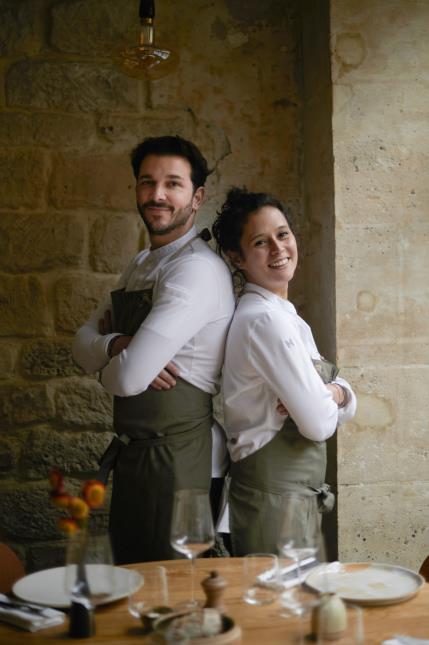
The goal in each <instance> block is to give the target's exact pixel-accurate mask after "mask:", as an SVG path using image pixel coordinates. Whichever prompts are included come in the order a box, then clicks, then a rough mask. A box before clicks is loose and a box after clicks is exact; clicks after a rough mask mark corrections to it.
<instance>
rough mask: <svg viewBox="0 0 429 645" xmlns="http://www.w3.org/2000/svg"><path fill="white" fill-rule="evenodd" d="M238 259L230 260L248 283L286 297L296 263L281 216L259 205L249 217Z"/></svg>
mask: <svg viewBox="0 0 429 645" xmlns="http://www.w3.org/2000/svg"><path fill="white" fill-rule="evenodd" d="M240 246H241V251H242V257H240V256H239V255H238V254H235V255H234V257H233V258H232V260H233V262H234V263H235V264H236V266H237V267H238V268H239V269H241V270H242V271H243V273H244V275H245V277H246V280H247V281H248V282H253V283H254V284H258V285H260V286H261V287H264V288H265V289H268V290H269V291H272V292H273V293H275V294H276V295H278V296H280V297H281V298H287V294H288V284H289V281H290V280H292V278H293V275H294V273H295V269H296V265H297V263H298V249H297V245H296V239H295V236H294V234H293V233H292V231H291V230H290V227H289V224H288V223H287V220H286V218H285V216H284V215H283V213H282V212H281V211H279V210H278V208H274V206H263V207H262V208H260V209H259V210H258V211H256V212H254V213H252V214H251V215H249V218H248V220H247V223H246V225H245V227H244V230H243V234H242V236H241V241H240Z"/></svg>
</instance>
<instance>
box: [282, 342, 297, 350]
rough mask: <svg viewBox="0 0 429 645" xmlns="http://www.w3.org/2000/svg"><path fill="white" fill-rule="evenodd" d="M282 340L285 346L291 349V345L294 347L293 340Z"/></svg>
mask: <svg viewBox="0 0 429 645" xmlns="http://www.w3.org/2000/svg"><path fill="white" fill-rule="evenodd" d="M284 342H285V345H286V347H288V348H289V349H291V348H292V347H295V343H294V342H293V340H285V341H284Z"/></svg>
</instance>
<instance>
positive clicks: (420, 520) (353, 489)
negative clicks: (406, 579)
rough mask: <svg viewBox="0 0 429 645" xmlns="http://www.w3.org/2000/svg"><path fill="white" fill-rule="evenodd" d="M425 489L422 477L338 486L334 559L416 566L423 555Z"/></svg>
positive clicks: (428, 536)
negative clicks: (336, 551)
mask: <svg viewBox="0 0 429 645" xmlns="http://www.w3.org/2000/svg"><path fill="white" fill-rule="evenodd" d="M428 508H429V491H428V487H427V483H426V482H412V481H409V482H401V483H399V484H398V483H397V482H396V478H395V473H394V472H392V473H391V478H390V480H389V481H386V482H385V483H383V484H371V483H370V484H367V483H364V482H363V483H361V484H359V485H355V486H343V485H340V487H339V498H338V512H339V517H338V519H339V559H340V560H342V561H344V562H356V561H357V562H359V561H373V562H387V563H392V564H399V565H402V566H408V567H410V568H411V569H414V570H418V569H419V567H420V565H421V564H422V562H423V560H424V558H425V557H426V556H427V545H428V540H429V530H428V519H429V516H428V510H427V509H428Z"/></svg>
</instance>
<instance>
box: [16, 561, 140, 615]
mask: <svg viewBox="0 0 429 645" xmlns="http://www.w3.org/2000/svg"><path fill="white" fill-rule="evenodd" d="M87 567H88V578H89V581H90V584H91V579H92V580H93V581H94V583H95V586H96V585H97V578H99V577H100V567H101V568H103V565H97V564H88V565H87ZM129 572H130V569H124V568H123V567H114V575H115V578H114V592H113V593H112V594H111V595H110V596H104V597H103V598H101V599H99V600H98V601H97V603H96V604H98V605H105V604H107V603H109V602H114V601H115V600H119V599H120V598H125V597H126V596H128V594H129V593H131V592H132V591H136V590H137V589H138V588H139V587H141V585H142V584H143V576H140V574H137V576H136V577H134V576H133V578H132V579H133V580H134V581H135V582H134V585H133V589H131V588H130V580H131V576H130V575H129ZM65 573H66V567H55V568H54V569H45V570H44V571H36V573H30V575H28V576H25V578H21V579H20V580H18V581H17V582H15V584H14V585H13V593H14V594H15V595H16V596H18V598H21V600H26V601H27V602H34V603H37V604H39V605H46V606H48V607H56V608H57V609H66V608H67V607H69V606H70V597H69V595H68V594H67V593H66V589H65ZM135 573H137V572H135ZM138 576H139V577H140V579H139V577H138Z"/></svg>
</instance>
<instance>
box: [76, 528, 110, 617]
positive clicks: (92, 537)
mask: <svg viewBox="0 0 429 645" xmlns="http://www.w3.org/2000/svg"><path fill="white" fill-rule="evenodd" d="M64 584H65V591H66V593H67V595H68V596H69V597H70V598H71V600H73V599H75V597H76V596H79V597H85V598H87V599H88V600H89V601H90V602H91V603H92V604H93V605H97V604H100V603H102V602H103V601H104V600H105V599H106V598H108V597H109V596H111V595H112V594H113V592H114V587H115V568H114V566H113V555H112V548H111V544H110V538H109V535H108V534H107V533H92V532H90V531H88V530H86V529H81V530H79V531H77V532H76V534H75V535H73V536H71V537H70V539H69V541H68V544H67V549H66V567H65V580H64Z"/></svg>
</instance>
